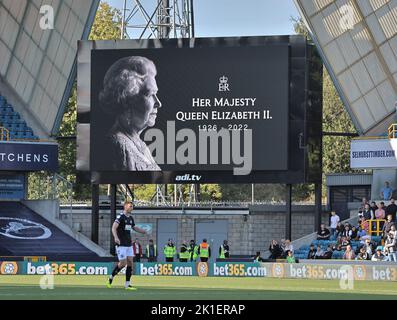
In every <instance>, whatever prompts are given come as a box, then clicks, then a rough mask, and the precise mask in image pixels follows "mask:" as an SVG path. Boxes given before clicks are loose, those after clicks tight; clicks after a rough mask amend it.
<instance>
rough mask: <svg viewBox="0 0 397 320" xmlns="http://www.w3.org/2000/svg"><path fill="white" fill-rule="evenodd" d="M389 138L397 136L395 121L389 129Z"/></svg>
mask: <svg viewBox="0 0 397 320" xmlns="http://www.w3.org/2000/svg"><path fill="white" fill-rule="evenodd" d="M387 132H388V137H389V139H395V138H397V123H393V124H392V125H391V126H390V127H389V129H388V130H387Z"/></svg>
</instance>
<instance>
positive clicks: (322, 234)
mask: <svg viewBox="0 0 397 320" xmlns="http://www.w3.org/2000/svg"><path fill="white" fill-rule="evenodd" d="M330 235H331V232H329V230H328V229H327V228H326V227H325V224H324V223H322V224H321V227H320V231H319V232H317V240H329V237H330Z"/></svg>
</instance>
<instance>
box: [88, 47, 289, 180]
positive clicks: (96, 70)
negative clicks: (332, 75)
mask: <svg viewBox="0 0 397 320" xmlns="http://www.w3.org/2000/svg"><path fill="white" fill-rule="evenodd" d="M288 57H289V54H288V46H287V45H272V46H266V47H237V48H181V49H180V48H164V49H161V50H158V49H138V50H94V51H92V66H94V67H93V68H92V69H91V73H92V77H91V79H92V82H91V85H92V87H91V88H92V91H91V101H92V104H91V106H92V109H91V137H93V138H92V139H91V170H93V171H183V170H203V171H211V170H233V169H235V170H234V171H235V172H236V173H237V174H238V173H239V171H241V174H244V173H246V174H248V173H250V171H251V170H252V169H253V170H254V171H255V170H286V169H287V160H288V159H287V148H288V91H289V90H288V84H289V81H288ZM110 150H112V152H109V151H110ZM239 169H240V170H239Z"/></svg>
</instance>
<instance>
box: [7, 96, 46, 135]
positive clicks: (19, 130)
mask: <svg viewBox="0 0 397 320" xmlns="http://www.w3.org/2000/svg"><path fill="white" fill-rule="evenodd" d="M0 127H4V128H6V129H7V130H8V131H9V139H10V140H39V138H38V137H37V136H36V135H35V134H34V133H33V130H32V128H30V127H29V126H28V125H27V124H26V121H25V120H24V119H22V117H21V115H20V114H19V113H18V112H16V111H14V108H13V106H12V105H11V104H9V103H8V102H7V99H6V98H5V97H4V96H2V95H1V94H0Z"/></svg>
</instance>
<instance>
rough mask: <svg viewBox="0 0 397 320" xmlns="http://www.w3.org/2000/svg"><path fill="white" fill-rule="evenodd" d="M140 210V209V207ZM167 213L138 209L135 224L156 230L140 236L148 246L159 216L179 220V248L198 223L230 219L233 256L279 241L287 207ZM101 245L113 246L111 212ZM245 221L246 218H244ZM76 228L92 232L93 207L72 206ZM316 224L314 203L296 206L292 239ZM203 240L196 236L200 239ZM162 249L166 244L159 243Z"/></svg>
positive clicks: (103, 213)
mask: <svg viewBox="0 0 397 320" xmlns="http://www.w3.org/2000/svg"><path fill="white" fill-rule="evenodd" d="M137 211H138V210H137ZM164 211H165V213H158V214H153V210H151V209H146V210H142V209H139V213H136V214H135V217H134V218H135V222H136V223H149V224H152V226H153V233H152V234H151V235H150V236H149V237H148V236H140V235H138V234H137V238H138V239H139V240H140V242H141V244H142V245H143V247H144V246H146V244H147V241H148V240H149V238H152V239H153V240H154V242H155V243H156V242H157V232H156V230H157V223H158V220H159V219H176V220H177V221H178V235H177V239H178V244H177V245H178V248H179V245H180V244H181V242H182V241H183V240H187V241H189V240H190V239H194V238H195V225H196V223H197V222H200V221H203V220H207V221H208V220H228V240H229V242H230V247H231V248H230V249H231V253H232V255H251V254H255V252H256V251H261V252H265V251H267V250H268V247H269V244H270V241H271V240H272V239H276V240H280V239H282V238H284V237H285V212H284V211H285V207H284V206H281V205H280V206H277V205H276V206H271V205H266V206H255V207H251V208H250V209H249V214H247V215H243V214H227V211H226V210H225V214H212V213H211V211H210V210H208V211H207V214H206V213H205V212H204V213H201V214H189V215H187V214H181V210H164ZM99 218H100V220H99V245H100V246H101V247H103V248H104V249H106V250H109V249H110V211H109V210H100V214H99ZM60 219H61V220H68V219H69V217H68V210H67V208H66V207H65V208H64V209H61V212H60ZM245 220H246V221H245ZM322 221H323V222H324V223H326V224H327V225H328V214H323V216H322ZM73 224H74V227H75V228H76V229H77V230H79V231H80V232H81V233H83V234H84V235H86V236H87V237H90V235H91V209H90V208H88V207H86V208H85V209H83V210H79V209H73ZM313 225H314V206H293V213H292V239H291V240H294V239H298V238H301V237H303V236H305V235H307V234H310V233H312V232H313V231H314V230H313ZM201 240H202V239H197V241H201ZM157 245H158V246H159V248H162V247H163V246H164V245H165V243H157Z"/></svg>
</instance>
